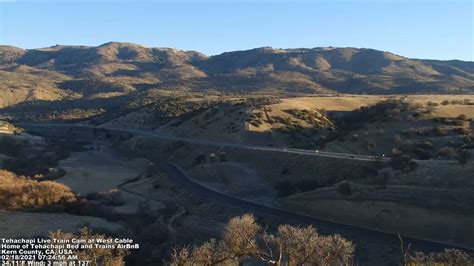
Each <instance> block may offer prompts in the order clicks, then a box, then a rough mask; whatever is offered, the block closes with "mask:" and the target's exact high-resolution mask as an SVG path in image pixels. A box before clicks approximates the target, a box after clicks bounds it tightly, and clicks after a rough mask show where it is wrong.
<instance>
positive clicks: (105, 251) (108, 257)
mask: <svg viewBox="0 0 474 266" xmlns="http://www.w3.org/2000/svg"><path fill="white" fill-rule="evenodd" d="M49 237H50V238H51V239H59V240H71V239H73V238H75V239H82V240H86V241H89V240H91V239H101V240H104V241H108V240H109V241H110V240H112V238H110V237H107V236H106V235H102V234H94V233H92V231H91V230H90V229H88V228H87V227H84V228H82V229H81V230H80V232H79V235H77V236H76V235H74V234H71V233H65V232H62V231H56V232H50V234H49ZM73 252H74V254H75V255H77V256H78V258H79V259H80V260H84V261H90V264H89V265H91V266H98V265H101V266H120V265H125V262H124V258H125V257H126V256H127V255H128V251H127V250H125V249H116V248H97V247H95V246H93V247H92V248H86V249H79V250H74V251H73Z"/></svg>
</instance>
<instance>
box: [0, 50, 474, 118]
mask: <svg viewBox="0 0 474 266" xmlns="http://www.w3.org/2000/svg"><path fill="white" fill-rule="evenodd" d="M0 77H1V81H0V95H1V97H0V108H3V109H5V108H7V107H14V108H17V109H18V108H20V109H22V110H23V109H24V108H26V109H28V108H32V107H30V105H31V102H34V105H35V107H33V108H40V107H38V105H39V106H41V104H43V105H49V104H48V103H51V102H57V101H60V102H61V103H66V105H67V106H68V107H69V108H76V107H77V108H81V107H82V106H88V105H89V104H90V105H93V106H94V105H98V106H100V107H104V106H105V107H109V106H112V107H113V108H116V107H118V106H120V105H123V104H124V102H127V103H130V101H131V99H132V100H135V101H142V102H143V99H144V98H147V97H148V96H149V95H151V94H156V92H157V91H158V92H160V93H161V92H163V91H164V92H182V93H210V92H213V93H217V94H241V95H242V94H245V95H247V94H279V95H308V94H318V93H355V94H421V93H425V94H426V93H435V94H448V93H451V94H452V93H472V92H474V62H465V61H458V60H453V61H438V60H419V59H410V58H405V57H402V56H399V55H395V54H392V53H389V52H383V51H378V50H373V49H356V48H333V47H329V48H328V47H326V48H312V49H273V48H268V47H264V48H256V49H252V50H246V51H235V52H226V53H223V54H220V55H216V56H206V55H204V54H202V53H199V52H195V51H182V50H177V49H172V48H147V47H143V46H141V45H137V44H132V43H118V42H110V43H105V44H103V45H100V46H97V47H90V46H64V45H57V46H53V47H49V48H42V49H31V50H24V49H21V48H17V47H12V46H5V45H2V46H0ZM160 93H158V94H160ZM137 99H138V100H137ZM20 103H23V104H21V105H18V104H20ZM96 103H98V104H96ZM18 106H19V107H18ZM58 106H59V105H58V104H57V105H53V107H51V108H53V109H54V108H59V107H58ZM78 106H79V107H78ZM48 108H49V107H48ZM51 108H49V109H51ZM94 108H95V107H94ZM7 109H8V108H7Z"/></svg>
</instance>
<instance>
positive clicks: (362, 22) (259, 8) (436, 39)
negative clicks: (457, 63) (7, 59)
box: [0, 0, 474, 61]
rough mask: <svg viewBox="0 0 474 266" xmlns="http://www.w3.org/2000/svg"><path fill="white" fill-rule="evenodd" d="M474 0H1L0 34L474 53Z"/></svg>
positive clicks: (16, 39)
mask: <svg viewBox="0 0 474 266" xmlns="http://www.w3.org/2000/svg"><path fill="white" fill-rule="evenodd" d="M473 2H474V0H434V1H428V0H419V1H416V0H412V1H409V0H399V1H395V0H379V1H376V0H361V1H356V0H346V1H344V0H333V1H330V0H326V1H318V0H313V1H311V0H296V1H290V0H275V1H272V0H260V1H258V0H254V1H251V0H220V1H218V0H204V1H197V0H196V1H191V0H187V1H186V0H177V1H171V0H168V1H151V0H148V1H144V0H142V1H140V0H138V1H131V0H116V1H112V0H102V1H93V0H82V1H74V0H64V1H58V0H56V1H41V0H36V1H33V0H30V1H28V0H25V1H22V0H0V43H1V44H8V45H14V46H18V47H22V48H38V47H47V46H52V45H55V44H83V45H99V44H102V43H105V42H109V41H127V42H133V43H139V44H142V45H145V46H149V47H174V48H179V49H185V50H197V51H200V52H203V53H205V54H208V55H214V54H219V53H222V52H225V51H232V50H244V49H250V48H255V47H261V46H271V47H275V48H296V47H318V46H337V47H367V48H374V49H379V50H384V51H391V52H394V53H397V54H400V55H403V56H407V57H412V58H433V59H462V60H470V61H473V60H474V58H473V57H474V56H473V54H474V48H473V47H474V42H473V38H474V36H473V35H474V33H473V27H474V26H473V24H474V17H473V16H474V14H473Z"/></svg>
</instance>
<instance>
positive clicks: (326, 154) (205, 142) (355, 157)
mask: <svg viewBox="0 0 474 266" xmlns="http://www.w3.org/2000/svg"><path fill="white" fill-rule="evenodd" d="M17 125H20V126H22V127H26V128H28V127H45V128H46V130H47V128H51V127H79V128H90V129H105V130H111V131H119V132H125V133H131V134H139V135H144V136H149V137H155V138H159V139H165V140H171V141H183V142H187V143H191V144H198V145H206V146H213V147H227V148H238V149H246V150H255V151H270V152H282V153H292V154H300V155H310V156H319V157H326V158H339V159H346V160H356V161H374V162H375V161H382V162H383V161H385V162H389V161H390V160H391V159H390V158H388V157H382V156H370V155H362V154H350V153H337V152H327V151H318V150H304V149H294V148H284V147H268V146H258V145H250V144H242V143H227V142H217V141H210V140H200V139H189V138H182V137H176V136H172V135H167V134H162V133H158V132H155V131H146V130H139V129H123V128H113V127H101V126H92V125H86V124H52V123H17Z"/></svg>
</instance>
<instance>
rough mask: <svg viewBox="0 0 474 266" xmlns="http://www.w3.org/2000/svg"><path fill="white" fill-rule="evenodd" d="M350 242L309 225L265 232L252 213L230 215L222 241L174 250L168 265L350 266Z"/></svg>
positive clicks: (351, 249) (211, 241) (212, 240)
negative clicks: (251, 263) (267, 265)
mask: <svg viewBox="0 0 474 266" xmlns="http://www.w3.org/2000/svg"><path fill="white" fill-rule="evenodd" d="M353 255H354V245H353V244H352V243H351V242H350V241H348V240H346V239H344V238H343V237H341V236H339V235H332V236H322V235H320V234H319V233H318V232H317V231H316V229H315V228H314V227H312V226H307V227H295V226H290V225H280V226H279V227H278V229H277V231H276V232H275V233H274V234H271V233H268V232H266V231H265V230H264V229H263V228H262V226H260V225H259V224H258V223H257V222H256V221H255V217H254V216H253V215H252V214H244V215H242V216H239V217H234V218H232V219H231V220H230V221H229V223H228V224H227V225H226V227H225V229H224V233H223V237H222V240H215V239H211V240H209V241H207V242H205V243H204V244H202V245H200V246H194V247H189V246H185V247H181V248H176V249H174V251H173V253H172V254H171V261H170V265H215V264H225V265H227V264H229V263H242V262H244V261H246V262H255V263H257V262H260V263H265V264H270V265H351V264H352V260H353Z"/></svg>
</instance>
